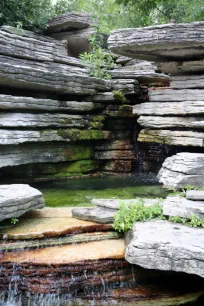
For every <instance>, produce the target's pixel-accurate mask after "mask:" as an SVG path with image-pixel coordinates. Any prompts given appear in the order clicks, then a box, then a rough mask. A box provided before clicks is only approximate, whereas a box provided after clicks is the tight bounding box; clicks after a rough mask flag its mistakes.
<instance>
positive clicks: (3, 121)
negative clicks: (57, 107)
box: [0, 112, 104, 128]
mask: <svg viewBox="0 0 204 306" xmlns="http://www.w3.org/2000/svg"><path fill="white" fill-rule="evenodd" d="M100 119H102V120H104V118H103V117H102V116H90V115H68V114H54V113H53V114H49V113H44V114H32V113H10V112H9V113H8V112H1V113H0V127H17V128H18V127H28V128H30V127H61V128H62V127H64V128H66V127H75V128H83V127H85V128H87V127H91V125H92V124H96V125H97V124H99V125H101V124H102V123H101V120H100Z"/></svg>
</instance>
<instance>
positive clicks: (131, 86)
mask: <svg viewBox="0 0 204 306" xmlns="http://www.w3.org/2000/svg"><path fill="white" fill-rule="evenodd" d="M111 71H112V70H111ZM111 71H110V73H111ZM109 84H110V86H111V88H112V91H113V90H120V91H122V92H123V93H124V94H138V95H139V94H140V92H141V88H140V83H139V82H138V80H134V79H132V78H129V79H124V78H121V79H120V78H117V80H110V81H109Z"/></svg>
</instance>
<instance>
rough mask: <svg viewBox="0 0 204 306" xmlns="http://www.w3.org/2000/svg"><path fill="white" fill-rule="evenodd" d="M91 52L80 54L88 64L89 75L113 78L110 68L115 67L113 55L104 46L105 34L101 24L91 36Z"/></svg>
mask: <svg viewBox="0 0 204 306" xmlns="http://www.w3.org/2000/svg"><path fill="white" fill-rule="evenodd" d="M89 42H90V44H91V49H92V50H91V52H84V53H82V54H80V59H81V60H82V61H83V62H84V63H85V64H86V65H87V67H88V69H89V75H90V76H92V77H95V78H99V79H107V80H110V79H111V74H110V72H109V70H111V69H113V68H114V67H115V63H114V60H113V57H112V55H111V54H110V53H109V52H108V51H107V50H105V49H103V48H102V46H103V35H102V34H101V33H100V28H99V26H97V27H96V31H95V33H94V34H93V35H92V36H90V37H89Z"/></svg>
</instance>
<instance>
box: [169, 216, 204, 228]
mask: <svg viewBox="0 0 204 306" xmlns="http://www.w3.org/2000/svg"><path fill="white" fill-rule="evenodd" d="M169 221H171V222H174V223H182V224H185V225H189V226H191V227H204V220H202V219H200V218H199V217H198V216H196V215H192V216H191V217H190V218H188V219H187V218H181V217H178V216H175V217H169Z"/></svg>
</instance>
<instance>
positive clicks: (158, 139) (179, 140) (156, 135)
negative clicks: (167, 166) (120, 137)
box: [137, 129, 204, 147]
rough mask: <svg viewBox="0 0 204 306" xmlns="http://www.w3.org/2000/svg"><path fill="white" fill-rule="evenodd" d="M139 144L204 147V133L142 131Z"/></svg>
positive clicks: (138, 139)
mask: <svg viewBox="0 0 204 306" xmlns="http://www.w3.org/2000/svg"><path fill="white" fill-rule="evenodd" d="M137 141H139V142H149V143H154V142H155V143H161V144H167V145H171V146H185V147H186V146H187V147H188V146H190V147H203V146H204V133H202V132H201V133H200V132H194V131H171V130H149V129H144V130H141V132H140V133H139V136H138V138H137Z"/></svg>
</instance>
